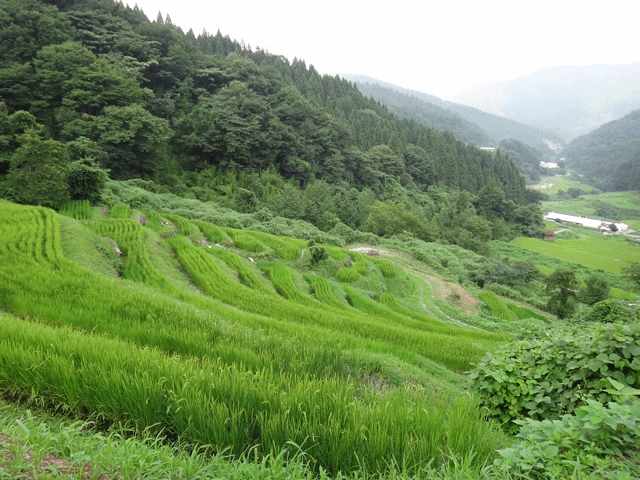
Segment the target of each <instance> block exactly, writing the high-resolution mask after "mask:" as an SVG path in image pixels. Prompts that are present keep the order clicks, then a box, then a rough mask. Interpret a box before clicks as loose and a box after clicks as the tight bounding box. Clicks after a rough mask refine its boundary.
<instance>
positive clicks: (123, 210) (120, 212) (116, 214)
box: [110, 203, 131, 218]
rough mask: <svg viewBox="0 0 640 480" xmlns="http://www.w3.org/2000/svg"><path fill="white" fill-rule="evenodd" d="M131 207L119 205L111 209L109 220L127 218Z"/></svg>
mask: <svg viewBox="0 0 640 480" xmlns="http://www.w3.org/2000/svg"><path fill="white" fill-rule="evenodd" d="M130 213H131V207H130V206H129V205H128V204H124V203H119V204H118V205H114V207H113V208H112V209H111V215H110V217H111V218H129V214H130Z"/></svg>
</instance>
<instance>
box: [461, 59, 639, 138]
mask: <svg viewBox="0 0 640 480" xmlns="http://www.w3.org/2000/svg"><path fill="white" fill-rule="evenodd" d="M449 100H451V101H453V102H457V103H461V104H464V105H468V106H471V107H474V108H478V109H480V110H483V111H485V112H488V113H492V114H494V115H500V116H503V117H506V118H509V119H511V120H515V121H517V122H521V123H525V124H528V125H532V126H537V127H545V128H551V129H554V130H555V131H556V132H557V133H558V134H560V135H562V136H563V137H564V138H565V139H566V140H567V141H568V140H571V139H573V138H575V137H577V136H579V135H584V134H586V133H589V132H590V131H592V130H594V129H596V128H598V127H599V126H600V125H603V124H604V123H607V122H610V121H612V120H616V119H619V118H621V117H623V116H624V115H626V114H628V113H629V112H631V111H632V110H635V109H637V108H640V62H638V63H631V64H626V65H590V66H586V67H573V66H559V67H552V68H545V69H541V70H537V71H535V72H534V73H532V74H531V75H527V76H526V77H521V78H516V79H513V80H509V81H504V82H490V83H483V84H479V85H475V86H473V87H470V88H468V89H466V90H464V91H463V92H460V93H459V94H457V95H454V96H453V97H451V98H450V99H449Z"/></svg>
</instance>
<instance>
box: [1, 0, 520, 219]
mask: <svg viewBox="0 0 640 480" xmlns="http://www.w3.org/2000/svg"><path fill="white" fill-rule="evenodd" d="M25 11H28V12H29V16H24V15H23V13H24V12H25ZM3 13H5V17H6V21H5V22H3V24H2V30H1V31H0V39H2V42H1V43H2V49H0V62H1V63H2V65H3V69H2V72H1V73H2V78H6V79H8V80H10V81H3V82H0V97H1V98H2V99H3V101H4V105H0V121H2V122H3V123H4V121H5V118H6V117H11V116H12V115H13V114H15V113H16V112H21V111H25V112H27V111H28V112H31V113H32V114H33V115H34V117H35V118H33V117H30V116H29V115H28V114H26V113H25V114H22V113H21V114H20V115H24V118H22V117H20V118H21V119H22V123H21V125H23V126H24V125H25V124H32V125H33V126H34V127H35V128H41V126H42V128H44V129H45V130H46V131H47V132H48V133H49V134H50V136H51V137H52V138H53V140H54V141H56V142H60V143H63V144H65V145H67V147H69V152H71V157H72V158H71V160H76V159H79V158H85V156H91V157H93V158H95V159H96V160H97V161H98V162H99V163H100V164H101V165H102V166H103V167H105V168H109V169H110V175H111V177H112V178H114V179H130V178H145V179H148V178H153V179H154V180H155V181H157V182H158V183H162V184H164V185H167V187H168V188H171V189H172V190H173V191H174V193H183V192H184V190H185V188H190V187H197V188H198V190H197V191H198V194H199V195H200V196H202V197H205V196H206V195H207V189H206V188H204V187H203V184H204V183H206V180H207V178H203V177H200V176H199V175H201V174H202V173H203V172H204V171H208V173H207V175H209V176H211V171H212V170H213V169H216V171H222V172H230V173H234V174H239V173H240V172H243V173H245V174H258V173H262V172H265V171H268V170H271V171H276V172H278V173H279V174H280V175H281V176H282V177H284V178H285V179H293V180H295V181H296V182H297V184H298V185H299V186H304V185H306V184H307V183H309V182H312V181H313V180H314V179H324V180H326V181H328V182H330V183H334V184H342V183H341V182H346V183H345V184H346V185H348V187H349V188H351V187H355V188H357V189H359V190H362V189H364V188H371V189H372V191H373V192H374V193H375V194H376V195H377V196H379V197H381V196H382V192H386V191H388V190H389V189H397V190H402V189H403V188H405V187H407V188H408V187H410V186H412V187H414V188H416V187H417V188H418V189H426V188H427V187H428V186H429V185H432V184H444V185H446V186H447V187H450V188H454V189H462V190H467V191H470V192H471V193H474V194H475V193H478V192H479V191H480V190H481V189H482V188H483V187H484V186H486V185H487V184H489V183H492V182H496V183H497V184H498V185H500V186H501V188H503V189H504V190H505V193H507V197H508V199H510V200H513V201H516V202H521V203H526V195H525V186H524V184H522V183H521V181H520V180H521V179H520V177H519V174H518V172H517V169H516V168H515V167H514V166H513V165H512V164H511V162H510V161H509V160H508V159H506V158H502V159H494V158H493V157H492V156H491V155H490V154H489V153H487V152H483V151H480V150H479V149H477V148H474V147H472V146H469V145H466V144H463V143H462V142H459V141H458V140H456V139H455V138H454V137H453V136H451V135H445V134H443V133H441V132H437V131H435V130H433V129H430V128H427V127H426V126H424V125H420V124H418V123H416V122H413V121H408V120H404V119H399V118H398V117H397V116H395V115H393V114H392V113H391V112H389V110H388V109H387V108H386V107H384V106H383V105H381V104H379V102H377V101H375V100H372V99H369V98H366V97H365V96H363V95H362V94H361V93H360V92H359V91H358V90H357V88H356V87H355V86H354V85H353V84H352V83H351V82H349V81H347V80H345V79H342V78H339V77H331V76H327V75H325V76H321V75H320V74H318V72H317V71H316V70H315V69H314V68H313V67H312V66H309V67H307V65H306V63H305V62H304V61H302V60H298V59H294V60H293V61H292V62H290V61H289V60H288V59H286V58H284V57H282V56H279V55H273V54H269V53H266V52H265V51H263V50H260V49H258V50H256V51H253V50H252V49H250V48H249V47H246V46H244V45H242V44H240V43H239V42H235V41H232V40H231V39H229V37H225V36H223V35H222V34H220V33H218V34H216V35H211V34H209V33H207V32H202V33H201V34H199V35H198V36H196V35H194V33H193V32H192V31H189V32H187V33H186V34H185V33H184V32H183V31H182V30H181V29H180V28H178V27H176V26H175V25H173V24H172V23H171V22H170V20H168V19H162V18H157V19H156V20H155V21H153V22H151V21H149V20H148V19H147V17H146V16H145V15H144V14H143V13H142V12H141V11H140V10H139V9H138V8H137V7H134V8H133V9H132V8H128V7H125V6H124V5H123V4H122V3H118V2H115V1H106V2H102V1H98V0H88V1H76V0H72V1H68V2H58V7H56V6H51V5H49V4H45V3H44V2H40V1H38V0H29V1H28V2H27V3H24V2H17V1H7V2H6V7H5V8H3ZM27 18H28V19H27ZM41 24H47V25H49V28H48V35H46V36H45V35H39V34H38V29H37V25H41ZM16 32H19V34H20V36H21V38H31V39H34V41H33V42H31V43H29V44H28V45H26V44H25V45H23V44H20V45H18V44H14V42H12V41H10V39H11V38H14V37H15V36H16V35H17V33H16ZM95 72H100V74H99V75H97V74H95ZM5 106H6V109H5ZM214 112H215V113H214ZM3 117H4V118H3ZM17 120H18V119H15V118H13V121H17ZM14 133H15V132H14ZM18 133H21V132H18ZM2 135H3V137H4V136H5V132H4V131H3V132H2ZM8 137H9V138H7V139H3V141H2V142H1V143H2V146H1V147H0V148H1V149H2V150H1V151H0V157H1V158H0V174H4V173H5V170H7V169H8V164H7V163H8V162H7V160H8V158H7V157H8V156H10V155H11V154H13V152H14V151H15V150H16V149H17V148H18V147H20V141H19V140H18V138H14V137H15V136H11V135H8ZM33 141H34V142H37V140H36V139H35V138H34V139H33ZM56 145H57V144H56ZM5 154H6V155H7V157H5ZM453 162H455V167H453ZM452 167H453V168H452ZM205 177H206V175H205ZM292 185H293V183H292ZM218 187H220V186H219V185H218ZM245 190H248V189H246V188H245V189H244V190H243V191H242V192H241V194H245V196H244V197H243V202H242V203H240V202H238V204H239V205H240V206H241V208H243V209H245V210H247V211H251V209H252V208H254V207H255V203H256V202H255V201H252V199H253V197H251V195H250V194H249V193H247V192H246V191H245ZM227 193H229V194H231V193H234V194H237V192H227ZM14 194H15V192H14ZM16 195H17V194H16ZM254 195H255V192H254ZM239 208H240V207H239Z"/></svg>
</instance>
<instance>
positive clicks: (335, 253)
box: [322, 245, 344, 261]
mask: <svg viewBox="0 0 640 480" xmlns="http://www.w3.org/2000/svg"><path fill="white" fill-rule="evenodd" d="M322 247H324V249H325V250H326V251H327V252H328V253H329V256H330V257H331V258H333V259H334V260H337V261H340V260H342V258H343V257H344V250H343V249H342V248H339V247H335V246H333V245H322Z"/></svg>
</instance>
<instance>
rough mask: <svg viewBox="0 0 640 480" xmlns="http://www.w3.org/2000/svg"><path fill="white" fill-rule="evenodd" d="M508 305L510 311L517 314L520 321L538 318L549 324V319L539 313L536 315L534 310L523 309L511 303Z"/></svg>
mask: <svg viewBox="0 0 640 480" xmlns="http://www.w3.org/2000/svg"><path fill="white" fill-rule="evenodd" d="M506 305H507V307H508V308H509V310H511V311H512V312H513V313H515V315H516V317H518V318H519V319H520V320H524V319H525V318H537V319H538V320H543V321H545V322H548V320H547V317H545V316H543V315H540V314H539V313H536V312H534V311H533V310H530V309H528V308H525V307H521V306H519V305H516V304H515V303H511V302H507V304H506Z"/></svg>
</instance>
